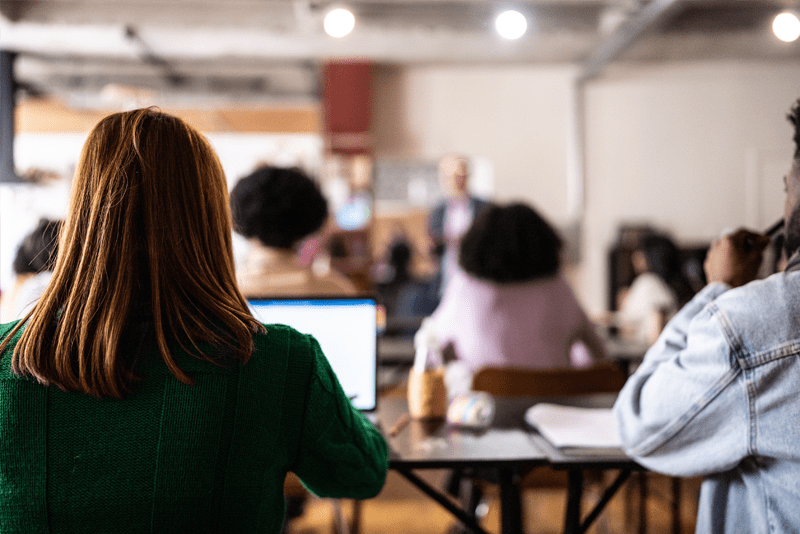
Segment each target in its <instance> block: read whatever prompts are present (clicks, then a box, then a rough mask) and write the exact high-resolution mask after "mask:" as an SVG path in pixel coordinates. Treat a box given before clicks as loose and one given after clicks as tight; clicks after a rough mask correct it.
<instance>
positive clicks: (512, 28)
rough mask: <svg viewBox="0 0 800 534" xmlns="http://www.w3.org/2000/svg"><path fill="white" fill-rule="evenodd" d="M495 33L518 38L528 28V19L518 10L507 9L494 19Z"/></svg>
mask: <svg viewBox="0 0 800 534" xmlns="http://www.w3.org/2000/svg"><path fill="white" fill-rule="evenodd" d="M494 26H495V28H497V33H499V34H500V35H501V36H502V37H505V38H506V39H519V38H520V37H522V36H523V35H525V31H526V30H527V29H528V21H527V20H525V16H524V15H523V14H522V13H520V12H519V11H514V10H508V11H504V12H502V13H500V14H499V15H497V18H496V19H495V21H494Z"/></svg>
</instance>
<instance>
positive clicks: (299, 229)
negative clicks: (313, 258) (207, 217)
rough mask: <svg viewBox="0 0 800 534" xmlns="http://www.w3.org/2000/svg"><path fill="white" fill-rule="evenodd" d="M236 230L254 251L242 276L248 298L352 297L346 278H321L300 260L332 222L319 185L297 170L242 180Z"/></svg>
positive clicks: (234, 196)
mask: <svg viewBox="0 0 800 534" xmlns="http://www.w3.org/2000/svg"><path fill="white" fill-rule="evenodd" d="M230 202H231V211H232V215H233V227H234V230H235V231H236V232H237V233H239V234H241V235H242V236H244V237H246V238H248V239H249V240H250V244H251V249H250V251H249V252H248V255H247V257H246V259H245V261H244V264H243V265H242V266H241V268H240V269H239V272H238V274H237V278H238V283H239V289H240V290H241V291H242V293H243V294H244V295H245V296H249V297H265V296H305V295H318V296H324V295H352V294H354V293H356V288H355V286H354V285H353V283H352V282H350V280H348V279H347V278H346V277H344V276H343V275H341V274H339V273H337V272H335V271H332V270H328V271H327V272H323V273H320V272H317V270H315V269H314V268H312V267H311V266H308V265H304V264H303V263H301V262H300V261H299V260H298V257H297V251H296V248H297V246H298V244H299V243H300V242H301V241H302V240H303V239H304V238H306V237H308V236H310V235H312V234H314V233H315V232H317V231H318V230H320V228H322V226H323V225H324V224H325V221H326V220H327V218H328V202H327V200H325V197H324V196H323V195H322V192H321V191H320V189H319V187H318V186H317V184H316V183H315V182H314V181H313V180H312V179H311V178H309V177H308V176H307V175H306V174H305V173H304V172H303V171H301V170H300V169H297V168H282V167H272V166H262V167H259V168H257V169H256V170H255V171H253V172H252V173H251V174H249V175H247V176H245V177H244V178H242V179H240V180H239V181H238V182H237V183H236V185H235V186H234V188H233V190H232V191H231V195H230Z"/></svg>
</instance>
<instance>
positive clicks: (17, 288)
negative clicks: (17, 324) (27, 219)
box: [9, 218, 62, 319]
mask: <svg viewBox="0 0 800 534" xmlns="http://www.w3.org/2000/svg"><path fill="white" fill-rule="evenodd" d="M61 226H62V222H61V221H57V220H50V219H46V218H42V219H39V223H38V224H37V225H36V228H34V229H33V230H32V231H31V232H30V233H29V234H28V235H26V236H25V237H24V238H23V239H22V241H21V242H20V244H19V247H17V253H16V256H14V263H13V264H12V268H13V270H14V275H15V276H16V279H15V282H14V289H13V290H12V292H11V296H10V298H9V319H19V318H21V317H24V316H25V315H27V313H28V312H29V311H30V310H31V309H32V308H33V306H34V304H36V301H37V300H38V299H39V297H40V296H41V295H42V293H43V292H44V290H45V288H46V287H47V284H48V283H50V279H51V278H52V277H53V267H54V266H55V262H56V254H57V253H58V232H59V230H60V229H61Z"/></svg>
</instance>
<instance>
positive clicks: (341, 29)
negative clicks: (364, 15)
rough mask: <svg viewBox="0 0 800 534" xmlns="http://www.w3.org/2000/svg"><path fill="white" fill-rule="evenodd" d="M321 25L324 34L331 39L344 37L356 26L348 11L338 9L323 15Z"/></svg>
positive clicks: (354, 19)
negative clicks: (323, 18)
mask: <svg viewBox="0 0 800 534" xmlns="http://www.w3.org/2000/svg"><path fill="white" fill-rule="evenodd" d="M323 25H324V27H325V33H327V34H328V35H330V36H331V37H344V36H345V35H347V34H349V33H350V32H351V31H353V28H354V27H355V25H356V18H355V17H354V16H353V14H352V13H350V11H348V10H346V9H343V8H338V9H334V10H332V11H331V12H330V13H328V14H327V15H325V22H324V23H323Z"/></svg>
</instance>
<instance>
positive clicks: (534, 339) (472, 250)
mask: <svg viewBox="0 0 800 534" xmlns="http://www.w3.org/2000/svg"><path fill="white" fill-rule="evenodd" d="M560 250H561V239H560V238H559V236H558V235H557V234H556V232H555V230H554V229H553V228H552V227H551V226H550V225H549V224H548V223H547V221H545V220H544V219H543V218H542V217H541V216H540V215H539V214H538V213H537V212H536V211H534V210H533V209H532V208H531V207H530V206H527V205H525V204H521V203H514V204H508V205H492V206H489V207H486V208H484V209H483V211H482V212H481V213H480V214H479V215H478V217H477V218H476V219H475V221H474V222H473V224H472V225H471V226H470V228H469V230H468V231H467V233H466V234H465V235H464V238H463V240H462V242H461V248H460V251H459V264H460V266H461V270H459V271H457V272H456V273H454V275H453V279H452V281H451V282H450V284H449V285H448V286H447V289H446V290H445V294H444V297H443V298H442V302H441V303H440V304H439V307H438V308H437V309H436V311H435V312H434V313H433V315H432V316H431V317H430V318H429V319H428V320H426V322H425V324H424V326H423V328H430V329H431V330H432V332H433V333H434V334H435V335H436V337H437V339H438V341H439V343H440V344H441V345H442V346H448V345H449V346H450V348H452V351H453V352H454V356H455V357H456V359H457V360H458V361H460V362H463V363H464V364H465V365H466V367H467V368H468V369H469V371H470V372H471V373H474V372H475V371H477V370H478V369H480V368H481V367H484V366H497V367H517V368H535V369H541V368H556V367H569V366H576V367H582V366H586V365H589V364H591V363H592V362H593V360H594V359H595V358H598V357H602V356H604V354H605V349H604V346H603V343H602V341H601V340H600V338H599V337H598V335H597V333H596V332H595V330H594V326H593V325H592V323H591V322H590V321H589V319H588V317H587V316H586V313H584V311H583V309H582V308H581V306H580V304H578V301H577V300H576V298H575V296H574V294H573V293H572V290H571V289H570V287H569V285H568V284H567V282H566V280H564V278H563V276H562V275H561V274H560V266H561V261H560ZM579 342H580V343H579ZM447 352H450V351H449V349H448V351H447ZM470 380H471V375H470ZM448 385H450V386H451V388H452V387H456V386H457V385H456V384H452V383H451V384H448ZM460 386H462V387H463V386H464V384H460Z"/></svg>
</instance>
